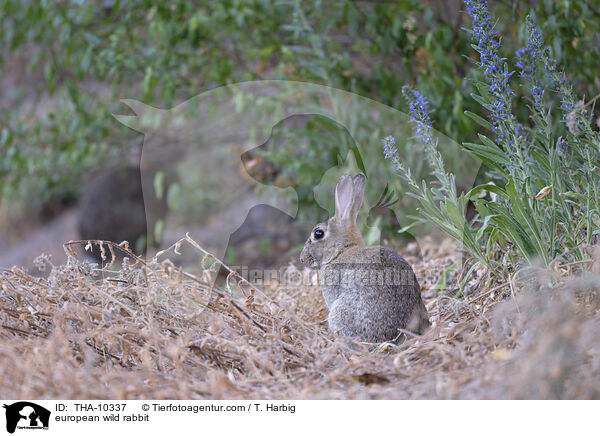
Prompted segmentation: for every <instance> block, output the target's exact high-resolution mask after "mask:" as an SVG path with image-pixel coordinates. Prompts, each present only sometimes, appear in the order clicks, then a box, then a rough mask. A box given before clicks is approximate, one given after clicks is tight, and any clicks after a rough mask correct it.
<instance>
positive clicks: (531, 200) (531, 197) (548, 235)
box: [383, 0, 600, 278]
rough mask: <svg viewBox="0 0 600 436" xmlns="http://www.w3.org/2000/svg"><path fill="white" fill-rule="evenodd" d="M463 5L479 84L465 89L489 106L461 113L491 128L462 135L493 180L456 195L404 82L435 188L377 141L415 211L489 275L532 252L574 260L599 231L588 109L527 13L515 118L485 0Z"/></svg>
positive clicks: (599, 148) (530, 258)
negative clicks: (552, 99) (519, 110)
mask: <svg viewBox="0 0 600 436" xmlns="http://www.w3.org/2000/svg"><path fill="white" fill-rule="evenodd" d="M465 4H466V6H467V9H468V10H469V13H470V14H471V16H472V18H473V31H472V33H473V39H474V45H473V47H474V49H475V50H476V51H477V52H479V54H480V62H479V65H480V68H481V69H482V70H483V72H484V79H483V80H476V81H475V82H474V85H475V87H476V88H477V90H478V93H477V94H474V95H473V97H474V99H475V100H476V101H477V102H479V103H480V104H481V106H482V107H483V108H484V109H485V110H486V111H488V112H489V121H488V120H486V119H484V118H483V117H481V116H479V115H476V114H474V113H467V115H468V116H469V117H470V118H472V119H473V120H474V121H476V122H477V123H478V124H479V125H481V127H483V128H484V129H486V130H487V131H489V132H492V134H493V136H492V135H490V136H492V137H491V138H490V137H488V136H486V135H483V134H479V135H478V136H479V139H480V141H481V142H480V143H464V147H465V148H466V149H467V150H468V151H469V152H471V153H472V154H474V155H475V156H477V157H478V158H479V159H481V161H482V162H483V163H485V164H486V165H487V166H488V167H489V168H491V170H492V174H491V175H492V177H493V181H490V182H489V183H485V184H481V185H478V186H476V187H474V188H473V189H471V190H470V191H469V192H467V193H465V194H461V195H457V193H456V189H455V186H454V180H453V175H452V174H450V173H448V172H446V170H445V169H444V166H443V162H442V160H441V158H440V157H439V153H437V149H436V143H435V141H434V139H433V136H432V134H431V130H432V127H431V121H430V118H429V115H428V111H427V107H426V105H425V101H424V99H423V97H422V96H421V94H420V93H419V92H418V91H409V90H406V91H405V96H406V97H407V100H408V102H409V105H410V111H411V114H412V117H413V120H414V121H415V123H416V124H417V133H418V134H419V135H420V137H421V138H422V141H423V143H424V144H425V145H426V146H427V147H428V153H429V156H430V165H431V168H432V173H433V174H434V175H435V176H436V178H437V182H438V183H437V185H438V186H439V187H428V186H427V185H426V184H425V183H423V184H422V185H419V184H418V183H417V182H416V180H415V178H414V177H413V176H412V174H411V173H410V170H409V169H407V168H405V167H403V166H402V164H401V162H399V160H398V158H397V150H396V148H395V144H394V140H393V137H388V138H386V139H384V140H383V141H384V147H385V156H386V157H387V158H391V159H392V160H393V161H394V162H395V163H396V166H397V168H398V169H399V172H400V174H401V176H402V177H403V178H404V179H405V180H406V181H407V182H408V184H409V187H410V189H411V192H412V195H414V196H415V197H416V198H417V199H418V200H419V202H420V204H421V213H422V218H421V220H423V221H428V222H431V223H434V224H435V225H436V226H438V227H439V228H441V229H442V230H444V231H445V232H446V233H448V234H449V235H451V236H452V237H454V238H455V239H457V240H458V241H460V242H462V243H463V245H464V246H465V248H466V249H467V250H468V251H469V253H470V254H471V256H473V257H474V258H475V259H476V260H477V262H478V263H481V264H484V265H486V266H487V267H488V268H489V269H490V271H492V272H493V273H494V274H495V275H496V276H497V277H499V278H500V277H503V276H504V275H505V274H506V273H507V272H509V271H508V265H513V264H518V262H519V261H521V260H525V261H527V262H528V263H532V262H534V261H535V260H537V259H540V260H541V261H542V262H543V263H544V264H545V265H546V266H548V265H550V264H551V263H552V262H553V261H554V260H555V259H557V258H561V259H566V260H569V261H577V260H582V259H583V258H585V257H587V256H588V255H589V253H588V251H587V245H589V244H590V243H591V242H592V238H593V237H595V236H596V235H598V234H599V233H600V229H599V225H598V224H599V222H600V203H598V190H599V189H600V176H599V175H598V167H599V164H600V140H599V137H598V133H597V132H596V131H594V130H593V128H592V123H591V121H592V120H591V113H590V112H589V111H588V110H586V105H584V104H583V102H579V101H578V100H577V98H576V97H575V93H574V90H573V87H572V86H571V85H570V84H569V83H568V82H567V80H566V78H565V76H564V74H563V73H562V72H561V71H560V70H559V69H558V68H557V66H556V62H555V60H554V59H552V57H551V56H550V50H549V48H548V47H547V46H546V45H545V44H544V41H543V38H542V35H541V33H540V32H539V30H538V27H537V25H536V24H535V20H534V18H533V15H532V14H529V15H528V16H527V26H526V34H527V43H526V46H525V47H524V48H523V49H521V50H519V51H518V52H517V65H518V66H519V67H520V69H521V77H522V79H523V81H524V83H523V87H524V88H526V89H528V90H529V92H530V94H529V99H530V104H529V105H528V108H529V112H530V123H529V124H528V125H522V124H521V123H519V121H518V119H517V117H516V116H515V115H514V113H513V111H512V104H511V103H512V99H513V97H516V93H515V92H514V91H513V89H511V85H510V80H511V76H512V75H513V72H512V71H511V70H510V67H509V65H508V62H505V59H503V58H502V57H501V54H500V50H501V45H500V43H499V41H498V36H497V31H496V30H495V29H494V26H493V20H492V16H491V15H490V14H489V12H488V10H487V4H486V2H485V1H474V0H466V1H465ZM545 90H550V91H551V92H555V93H556V94H557V96H558V98H560V100H561V106H560V109H561V111H560V112H561V117H558V119H561V118H562V120H563V121H564V122H563V123H562V124H563V125H562V127H560V126H556V116H555V115H554V116H555V118H553V112H554V111H553V109H552V107H551V104H550V103H549V102H548V101H547V100H546V99H544V95H545V94H544V91H545ZM556 132H559V133H556ZM560 133H562V134H560ZM482 194H483V195H482ZM469 199H472V200H473V201H474V203H475V207H476V209H477V211H478V212H479V215H477V216H476V217H475V218H474V219H473V220H471V221H467V220H466V219H465V218H463V211H464V208H465V206H466V201H467V200H469ZM482 247H483V248H482ZM494 247H496V249H500V250H501V251H502V252H504V254H505V255H507V256H508V259H509V260H510V262H508V264H506V263H505V264H500V263H499V262H497V261H495V260H494V259H492V258H491V256H490V255H491V252H492V249H493V248H494Z"/></svg>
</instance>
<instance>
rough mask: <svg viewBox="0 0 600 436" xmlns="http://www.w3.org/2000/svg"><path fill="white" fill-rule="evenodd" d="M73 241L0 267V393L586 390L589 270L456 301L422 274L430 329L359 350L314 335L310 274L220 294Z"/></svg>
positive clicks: (452, 394)
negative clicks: (93, 263) (45, 261)
mask: <svg viewBox="0 0 600 436" xmlns="http://www.w3.org/2000/svg"><path fill="white" fill-rule="evenodd" d="M182 243H190V244H192V246H194V247H195V248H196V249H198V250H200V252H201V253H203V254H204V256H205V260H206V261H208V260H209V256H207V255H206V254H205V253H204V252H203V251H202V249H201V248H200V247H199V246H197V245H196V244H195V243H194V242H193V241H191V240H188V241H184V242H182ZM75 246H76V244H70V245H67V246H66V247H67V248H68V249H69V250H70V254H71V256H70V257H69V260H68V262H67V263H66V264H65V265H61V266H56V267H53V268H52V271H51V272H50V275H49V276H48V278H36V277H32V276H30V275H28V274H26V273H24V272H23V271H21V270H20V269H18V268H13V269H12V270H10V271H5V272H3V273H2V274H1V275H0V326H1V328H0V366H1V367H2V368H3V375H2V379H1V382H0V396H2V397H3V398H28V399H41V398H46V399H48V398H68V399H138V398H154V399H166V398H170V399H196V398H211V399H222V398H227V399H234V398H269V399H275V398H277V399H307V398H310V399H319V398H344V399H350V398H390V399H395V398H599V397H600V380H599V375H598V374H600V358H599V352H600V347H599V346H598V345H599V344H598V341H599V340H598V335H597V332H598V331H600V330H599V329H598V327H600V325H599V321H598V289H597V286H598V282H597V281H596V280H594V279H593V278H591V277H586V276H582V277H581V278H578V279H576V280H575V279H568V278H565V276H566V275H567V272H566V269H565V268H557V269H556V271H555V275H556V280H555V282H554V284H553V285H551V286H548V285H547V283H546V282H548V281H549V278H548V277H549V276H548V274H546V275H545V276H544V277H545V279H544V280H539V278H538V277H539V276H535V277H534V276H530V277H528V278H526V279H522V280H521V281H520V282H518V283H514V284H513V286H510V284H501V285H500V286H497V285H496V286H495V287H492V288H486V289H481V290H475V289H474V291H473V293H472V294H470V295H468V296H467V297H465V298H463V299H456V298H454V297H452V296H451V295H450V294H448V293H439V294H436V293H434V292H432V288H433V283H431V282H428V281H424V283H422V287H423V289H424V297H425V302H426V305H427V307H428V309H429V312H430V316H431V318H432V321H433V327H432V328H431V329H430V330H429V331H428V332H427V333H426V334H425V335H424V336H422V337H418V338H411V339H408V340H406V341H405V342H404V343H403V344H401V345H400V346H394V345H390V344H382V345H378V346H373V345H369V344H359V343H356V342H354V341H352V340H349V339H345V338H336V337H334V336H333V335H331V334H330V333H329V332H328V331H327V326H326V321H325V319H326V313H327V312H326V308H325V306H324V303H323V300H322V297H321V295H320V292H319V291H318V288H317V287H316V286H299V287H294V286H291V285H289V284H285V283H279V284H277V285H275V284H271V285H268V286H266V287H265V289H264V290H260V289H258V287H254V286H253V285H251V284H249V283H246V282H244V281H243V280H240V278H239V277H238V276H237V275H235V274H234V273H232V274H230V276H229V288H230V289H235V291H236V292H235V295H237V297H235V298H234V297H233V296H232V293H229V292H221V291H217V290H215V289H213V290H211V289H210V288H209V287H208V286H207V281H206V278H207V276H206V275H205V276H202V275H200V276H192V275H189V274H186V273H183V272H182V271H181V270H180V269H178V268H177V267H175V266H174V265H173V264H171V263H170V262H166V261H165V262H162V263H158V262H148V263H146V262H144V261H142V260H141V259H138V260H136V261H135V263H134V264H132V262H129V263H126V264H124V265H122V266H121V267H120V268H119V269H118V270H113V271H108V270H103V271H100V272H98V271H96V272H94V271H93V270H92V268H90V266H89V264H87V263H84V262H81V261H79V260H77V259H76V257H75V256H74V254H75V250H74V247H75ZM107 247H108V249H111V250H113V249H117V248H116V246H115V245H114V244H112V245H111V244H107ZM123 249H125V250H126V248H123ZM425 253H426V255H425V258H424V260H422V261H418V260H416V259H412V260H411V259H410V258H409V261H412V262H413V263H414V267H415V271H416V273H417V275H418V276H421V275H422V273H423V272H425V271H428V270H430V269H431V267H432V265H441V264H451V263H452V262H453V261H455V257H454V256H455V255H454V253H456V248H455V247H454V245H452V244H450V243H445V244H441V245H440V244H432V245H431V247H429V248H426V249H425ZM128 255H129V256H130V258H131V259H134V260H135V257H134V256H133V254H132V253H129V254H128ZM48 267H49V266H48ZM205 267H206V265H205ZM480 273H481V272H480ZM480 278H481V277H475V278H474V279H473V284H472V286H473V288H477V287H478V286H481V281H480ZM525 284H527V286H525ZM529 288H531V289H529Z"/></svg>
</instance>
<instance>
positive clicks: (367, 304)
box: [300, 174, 430, 342]
mask: <svg viewBox="0 0 600 436" xmlns="http://www.w3.org/2000/svg"><path fill="white" fill-rule="evenodd" d="M349 181H352V183H351V184H349ZM364 182H365V177H364V175H362V174H359V175H357V176H355V177H354V179H350V177H349V176H342V177H341V178H340V180H339V182H338V185H337V187H336V192H335V194H336V202H335V204H336V211H335V215H334V216H333V217H332V218H330V219H329V220H327V221H325V222H323V223H320V224H317V225H316V226H315V228H314V229H313V231H312V232H311V236H310V237H309V238H308V240H307V241H306V244H305V246H304V249H303V250H302V253H301V255H300V260H301V261H302V262H303V263H304V264H305V265H308V266H310V267H312V268H319V269H320V271H319V276H320V281H321V290H322V292H323V296H324V298H325V303H326V304H327V307H328V308H329V316H328V322H329V328H330V330H331V331H333V332H339V334H341V335H344V336H352V337H357V338H359V339H360V340H362V341H365V342H383V341H393V340H397V339H398V338H399V337H400V336H401V331H402V330H408V331H411V332H413V333H416V334H422V333H423V332H424V331H425V330H426V329H427V328H428V327H429V325H430V324H429V319H428V316H427V309H426V308H425V305H424V304H423V300H422V299H421V288H420V286H419V283H418V281H417V278H416V276H415V274H414V272H413V270H412V268H411V266H410V265H409V264H408V263H407V262H406V260H404V258H403V257H402V256H400V255H399V254H398V253H396V252H395V251H392V250H390V249H389V248H386V247H380V246H375V247H365V245H364V242H363V240H362V237H361V235H360V232H359V230H358V228H357V226H356V216H357V215H358V210H359V209H360V205H361V204H362V196H363V191H364ZM317 229H319V230H322V231H323V232H324V233H325V236H324V237H323V238H321V239H316V238H315V233H314V232H315V230H317Z"/></svg>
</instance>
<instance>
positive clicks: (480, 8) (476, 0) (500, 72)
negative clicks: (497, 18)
mask: <svg viewBox="0 0 600 436" xmlns="http://www.w3.org/2000/svg"><path fill="white" fill-rule="evenodd" d="M465 6H466V8H467V11H468V12H469V14H470V15H471V18H472V20H473V40H474V42H475V43H476V45H477V51H478V52H479V67H480V68H481V70H482V71H483V75H484V77H485V78H486V80H487V82H488V83H489V91H490V94H491V96H492V98H493V101H492V103H491V104H490V105H489V107H488V109H489V110H490V112H491V117H492V121H493V123H492V124H493V130H494V132H495V133H496V134H497V135H498V138H499V139H503V138H504V137H505V136H506V134H507V133H508V132H507V128H506V125H505V123H506V122H507V121H511V119H512V118H513V116H512V113H511V110H510V106H511V97H512V96H514V95H515V93H514V91H513V90H512V89H511V88H510V86H509V80H510V77H511V76H512V74H513V72H512V71H507V70H506V69H505V68H504V67H503V62H504V61H505V60H506V59H505V58H502V57H500V55H499V54H498V51H499V49H500V42H499V41H498V32H497V31H496V30H495V29H494V26H493V25H492V17H491V15H490V14H489V12H488V9H487V1H486V0H465Z"/></svg>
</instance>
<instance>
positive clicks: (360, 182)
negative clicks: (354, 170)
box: [350, 173, 365, 222]
mask: <svg viewBox="0 0 600 436" xmlns="http://www.w3.org/2000/svg"><path fill="white" fill-rule="evenodd" d="M352 184H353V185H354V192H353V194H352V206H351V208H350V217H351V218H352V221H354V222H356V217H357V216H358V211H359V210H360V206H362V202H363V195H364V192H365V175H364V174H362V173H358V174H357V175H355V176H354V177H353V178H352Z"/></svg>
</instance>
